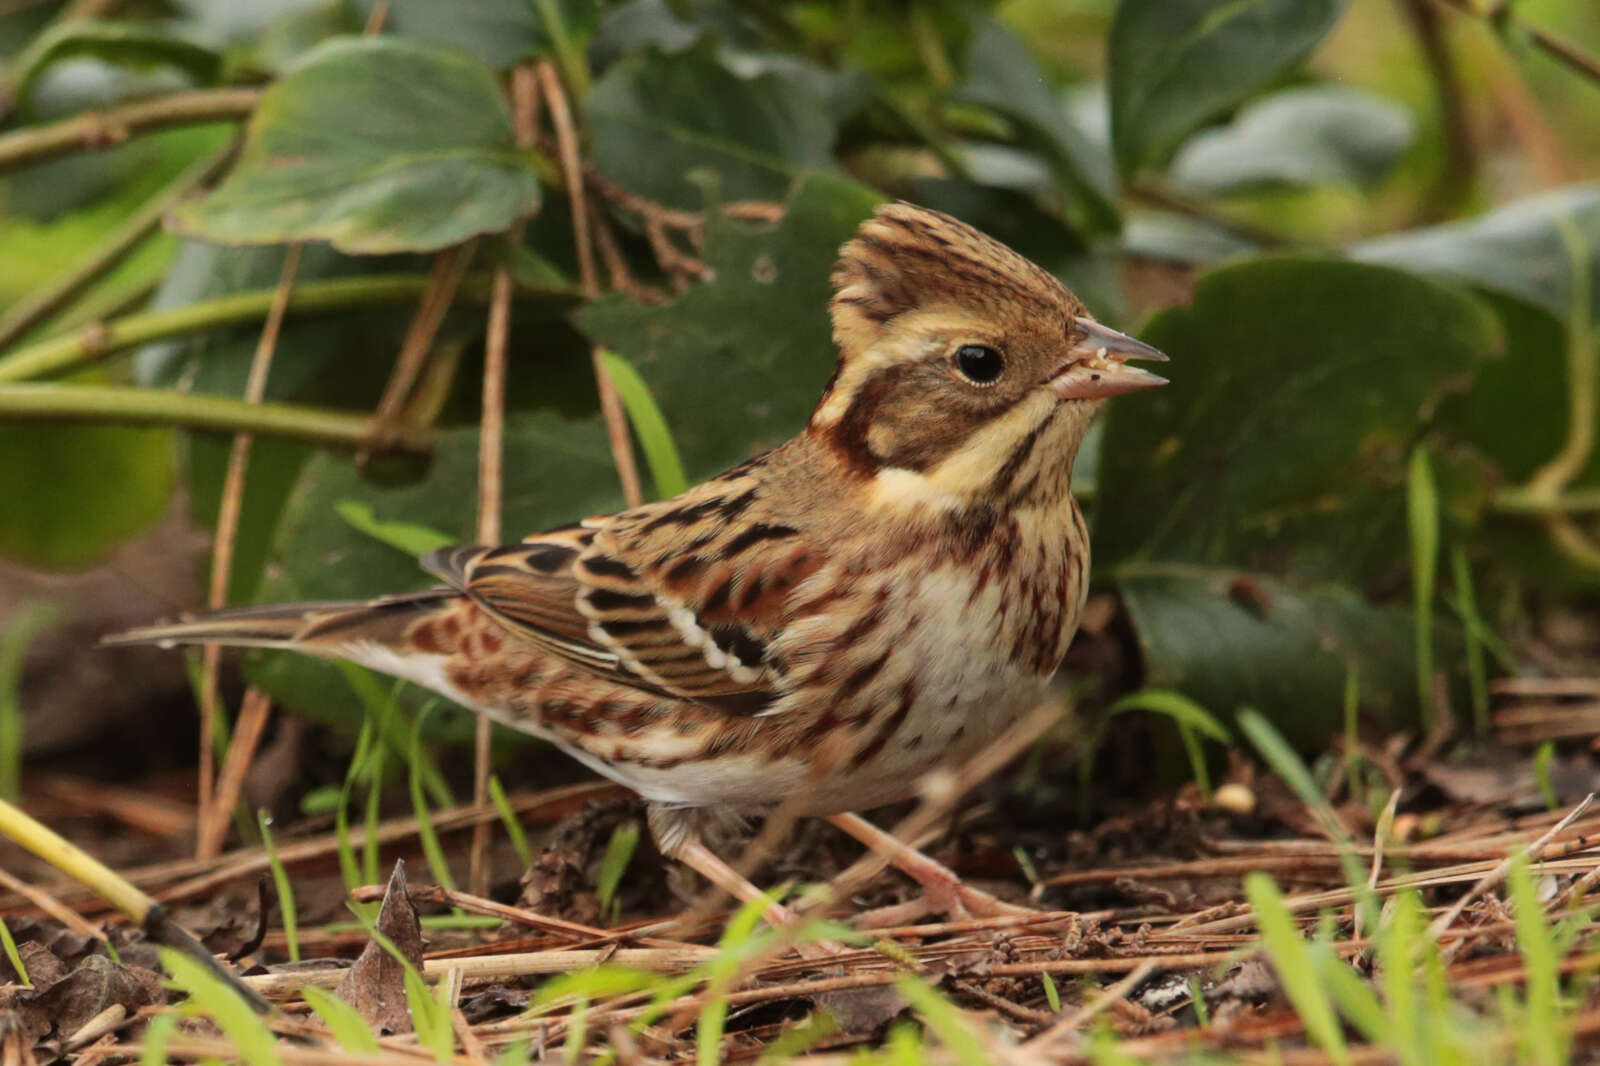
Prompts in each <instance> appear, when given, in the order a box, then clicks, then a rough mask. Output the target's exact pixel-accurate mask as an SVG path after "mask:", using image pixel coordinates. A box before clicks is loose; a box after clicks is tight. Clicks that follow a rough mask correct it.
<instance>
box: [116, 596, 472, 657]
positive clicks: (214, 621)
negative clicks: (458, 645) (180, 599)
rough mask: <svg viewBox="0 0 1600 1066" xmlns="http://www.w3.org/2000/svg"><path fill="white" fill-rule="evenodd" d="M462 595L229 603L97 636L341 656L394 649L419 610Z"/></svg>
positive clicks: (121, 641)
mask: <svg viewBox="0 0 1600 1066" xmlns="http://www.w3.org/2000/svg"><path fill="white" fill-rule="evenodd" d="M460 598H461V594H460V593H459V592H456V591H454V590H452V589H430V590H428V591H426V592H416V593H408V594H404V595H399V596H384V597H381V598H379V599H375V600H343V601H340V600H329V601H324V602H318V603H280V604H266V605H262V606H255V607H228V608H224V609H222V610H220V611H207V612H204V613H201V614H196V615H192V616H188V617H185V618H183V619H180V620H179V621H176V622H166V623H161V624H158V625H151V626H140V627H139V628H137V629H129V630H126V631H124V632H122V633H113V634H111V635H110V636H107V637H104V638H102V639H101V641H100V643H101V644H102V645H103V646H112V647H118V646H124V645H129V644H157V645H160V646H162V647H167V648H170V647H173V646H175V645H178V644H227V645H232V646H235V647H253V648H293V649H294V650H296V651H301V652H306V653H309V654H312V655H327V656H343V655H346V654H348V649H350V648H352V647H361V646H369V647H370V646H374V645H376V646H378V647H383V648H391V649H395V650H398V649H399V646H400V644H401V643H402V641H403V639H404V636H405V633H406V630H407V629H409V628H410V627H411V624H412V623H413V622H415V621H416V620H417V619H418V618H420V617H422V616H423V615H427V614H432V613H433V612H435V611H438V610H440V609H442V608H445V607H448V606H450V605H452V604H454V603H456V602H458V601H459V600H460Z"/></svg>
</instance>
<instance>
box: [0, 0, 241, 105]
mask: <svg viewBox="0 0 1600 1066" xmlns="http://www.w3.org/2000/svg"><path fill="white" fill-rule="evenodd" d="M83 57H89V58H91V59H98V60H100V61H101V62H103V63H108V64H110V65H112V66H117V67H126V68H129V69H132V70H140V71H145V70H154V69H159V68H162V67H170V68H176V69H178V70H180V71H182V72H183V73H184V74H186V75H188V76H189V78H190V79H191V80H192V81H193V82H194V83H195V84H197V85H212V84H215V83H216V81H217V79H218V77H219V76H220V75H221V73H222V55H221V54H220V53H219V52H216V51H214V50H212V49H210V48H206V47H204V46H202V45H198V44H195V43H194V42H192V41H187V40H184V39H183V38H181V37H177V36H174V35H173V34H171V33H169V32H167V31H166V30H164V29H162V28H161V27H160V26H159V25H156V24H153V23H149V22H116V21H106V20H94V19H72V20H65V21H63V22H60V23H58V24H57V25H56V26H54V27H53V28H51V29H50V30H48V31H46V32H45V33H44V34H42V35H41V36H40V37H39V38H38V39H37V40H36V41H34V43H33V44H32V45H30V46H29V47H28V50H27V51H26V52H25V53H23V55H21V56H20V57H18V59H17V60H16V62H15V64H14V66H13V67H12V68H11V69H12V72H13V75H12V76H13V77H15V78H16V90H15V92H16V99H17V102H18V104H20V105H21V106H22V107H23V108H24V109H28V108H31V106H32V101H33V87H34V84H35V83H36V82H37V81H38V80H39V78H40V76H42V75H43V74H44V72H45V71H47V70H49V69H50V68H51V67H52V66H54V65H55V64H56V63H59V62H61V61H62V60H66V59H78V58H83Z"/></svg>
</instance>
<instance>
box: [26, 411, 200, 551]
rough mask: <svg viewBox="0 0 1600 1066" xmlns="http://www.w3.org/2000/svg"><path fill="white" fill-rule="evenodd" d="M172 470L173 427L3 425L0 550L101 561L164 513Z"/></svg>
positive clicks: (170, 488)
mask: <svg viewBox="0 0 1600 1066" xmlns="http://www.w3.org/2000/svg"><path fill="white" fill-rule="evenodd" d="M172 476H173V471H172V433H171V431H169V430H165V429H129V428H125V427H122V426H69V425H30V424H28V423H20V424H12V425H0V500H4V501H5V504H4V505H3V506H0V555H4V556H6V557H7V558H10V559H15V560H18V561H20V562H24V563H31V564H34V565H36V566H48V567H80V566H86V565H88V564H90V563H94V562H98V561H99V560H100V559H102V558H103V557H104V556H105V555H106V553H107V552H109V551H110V550H111V549H112V548H114V547H116V545H117V544H119V543H120V542H122V541H124V540H126V539H127V538H129V537H131V536H133V535H134V534H136V533H139V532H142V531H143V530H145V529H147V528H149V527H150V526H151V525H153V524H154V523H155V522H156V520H157V519H159V518H160V517H161V516H162V515H163V514H165V513H166V510H167V499H168V497H169V495H170V493H171V491H172Z"/></svg>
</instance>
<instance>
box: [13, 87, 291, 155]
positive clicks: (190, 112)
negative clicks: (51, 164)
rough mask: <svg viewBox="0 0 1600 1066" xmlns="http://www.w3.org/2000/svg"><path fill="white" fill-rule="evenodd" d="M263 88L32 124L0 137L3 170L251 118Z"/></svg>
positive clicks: (174, 97) (200, 92)
mask: <svg viewBox="0 0 1600 1066" xmlns="http://www.w3.org/2000/svg"><path fill="white" fill-rule="evenodd" d="M261 92H262V90H260V89H197V90H195V91H194V92H186V93H172V94H170V95H168V96H159V97H157V98H155V99H154V100H141V101H139V102H138V103H134V104H126V105H124V106H122V107H112V108H107V109H106V110H104V111H85V112H84V113H83V114H81V115H74V116H72V117H71V118H67V119H62V120H61V121H60V122H52V123H49V124H48V125H44V126H30V127H27V128H25V129H20V130H17V131H16V132H15V133H8V134H6V135H5V136H3V137H0V173H4V172H6V171H8V170H15V169H17V168H18V167H25V166H29V165H31V164H34V163H42V162H44V161H45V160H47V159H54V158H55V157H56V156H59V155H66V154H68V153H70V152H83V151H93V150H96V149H101V148H112V147H115V146H116V145H119V144H121V143H123V142H124V141H126V140H127V139H128V138H129V137H132V136H133V135H134V134H138V133H148V132H150V131H152V130H162V129H166V128H168V127H170V126H190V125H196V124H198V123H203V122H239V121H242V120H244V119H246V118H249V117H250V115H251V113H252V112H254V111H255V109H256V104H257V102H259V101H260V99H261Z"/></svg>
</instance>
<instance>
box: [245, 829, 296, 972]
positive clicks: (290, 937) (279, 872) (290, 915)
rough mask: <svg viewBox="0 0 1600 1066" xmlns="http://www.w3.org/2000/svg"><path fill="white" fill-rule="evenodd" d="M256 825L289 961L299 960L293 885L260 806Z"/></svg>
mask: <svg viewBox="0 0 1600 1066" xmlns="http://www.w3.org/2000/svg"><path fill="white" fill-rule="evenodd" d="M256 827H257V828H258V829H259V830H260V831H261V845H262V847H264V848H265V849H266V851H267V865H268V866H270V867H271V868H272V886H273V888H274V889H275V890H276V891H277V893H278V910H279V911H280V912H281V913H282V914H283V937H284V939H285V940H286V941H288V944H289V961H290V962H299V961H300V921H299V915H298V913H297V912H296V910H295V904H294V885H293V883H292V882H290V880H289V871H288V870H285V869H284V868H283V863H282V862H280V861H279V860H278V847H277V845H276V844H274V843H273V841H272V816H271V815H270V814H268V813H267V809H266V808H265V807H262V808H261V809H260V810H258V811H256Z"/></svg>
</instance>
